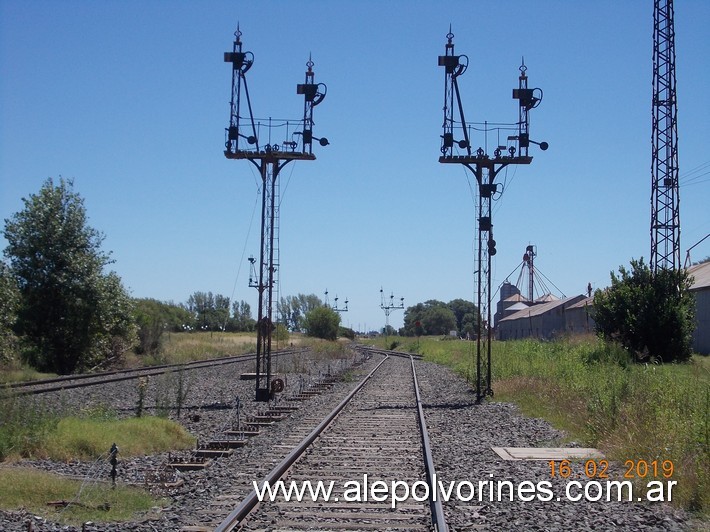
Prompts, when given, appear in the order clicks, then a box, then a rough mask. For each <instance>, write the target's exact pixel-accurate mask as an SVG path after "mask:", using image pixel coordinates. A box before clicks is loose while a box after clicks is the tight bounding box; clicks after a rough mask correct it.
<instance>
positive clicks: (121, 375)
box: [0, 349, 304, 395]
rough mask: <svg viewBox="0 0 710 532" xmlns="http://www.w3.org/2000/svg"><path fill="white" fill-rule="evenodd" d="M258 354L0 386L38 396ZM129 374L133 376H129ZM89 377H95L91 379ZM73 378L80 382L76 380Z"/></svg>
mask: <svg viewBox="0 0 710 532" xmlns="http://www.w3.org/2000/svg"><path fill="white" fill-rule="evenodd" d="M301 351H304V349H285V350H283V351H279V352H275V353H273V355H274V356H284V355H289V354H293V353H298V352H301ZM255 358H256V356H255V355H254V354H252V353H248V354H245V355H235V356H231V357H223V358H214V359H211V360H195V361H192V362H187V363H185V364H163V365H160V366H151V367H148V368H134V369H122V370H117V371H105V372H101V373H82V374H79V375H67V376H65V377H55V378H52V379H42V380H37V381H27V382H14V383H10V384H6V385H3V386H0V389H3V388H4V389H10V390H13V393H15V394H17V395H38V394H42V393H49V392H58V391H62V390H69V389H73V388H84V387H88V386H98V385H100V384H107V383H110V382H120V381H126V380H131V379H139V378H141V377H146V376H148V377H149V376H152V375H162V374H163V373H168V372H169V371H173V370H181V369H183V370H193V369H202V368H209V367H215V366H224V365H227V364H235V363H239V362H249V361H251V360H255ZM129 373H130V375H128V374H129ZM90 379H95V380H92V381H90V382H86V381H89V380H90ZM72 381H79V382H74V383H72ZM47 384H55V386H47V387H44V388H37V389H23V388H34V387H38V386H45V385H47Z"/></svg>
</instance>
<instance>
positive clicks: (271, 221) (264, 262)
mask: <svg viewBox="0 0 710 532" xmlns="http://www.w3.org/2000/svg"><path fill="white" fill-rule="evenodd" d="M241 36H242V32H241V31H240V30H239V26H237V31H236V32H235V33H234V44H233V47H232V51H231V52H225V53H224V61H225V63H231V65H232V98H231V101H230V117H229V127H228V128H226V140H225V150H224V155H225V157H227V159H235V160H240V159H244V160H247V161H249V162H250V163H252V164H253V165H254V166H256V168H257V169H258V170H259V174H260V175H261V181H262V194H261V245H260V254H259V267H258V272H257V271H256V265H255V262H256V259H254V258H253V257H252V258H250V259H249V262H250V263H251V265H252V268H253V270H254V271H253V274H252V275H250V279H249V286H253V287H254V288H256V289H257V291H258V293H259V308H258V320H257V327H256V330H257V342H256V400H257V401H269V400H270V399H271V398H272V397H273V394H274V389H273V383H272V381H271V333H272V331H273V330H274V328H275V327H274V323H273V319H272V316H273V306H274V298H273V289H274V287H276V286H278V270H279V248H278V228H279V202H277V201H276V198H277V196H278V195H279V192H278V191H279V181H278V178H279V173H280V172H281V170H282V169H283V167H284V166H286V165H287V164H288V163H290V162H292V161H313V160H315V158H316V156H315V155H313V141H314V140H317V141H318V142H319V144H320V145H321V146H327V145H328V139H326V138H325V137H322V138H318V137H315V136H314V135H313V108H314V107H316V106H317V105H318V104H320V103H321V102H322V101H323V98H325V94H326V86H325V85H324V84H323V83H316V82H315V74H314V72H313V65H314V63H313V61H312V60H311V59H310V57H309V59H308V62H307V63H306V67H307V68H308V70H307V71H306V79H305V82H304V83H299V84H298V85H296V93H297V94H302V95H303V96H304V103H303V118H302V119H300V120H293V121H289V120H272V119H271V118H269V119H268V120H266V121H264V122H262V121H261V120H259V119H255V118H254V113H253V111H252V106H251V99H250V97H249V88H248V85H247V78H246V73H247V72H248V71H249V69H251V67H252V65H253V64H254V54H252V53H251V52H245V51H243V50H242V40H241ZM245 104H246V112H244V106H245ZM277 132H279V133H281V132H285V140H283V141H282V142H281V143H280V144H279V143H278V142H274V143H272V133H273V135H274V136H275V134H276V133H277ZM262 139H265V140H266V142H263V141H262Z"/></svg>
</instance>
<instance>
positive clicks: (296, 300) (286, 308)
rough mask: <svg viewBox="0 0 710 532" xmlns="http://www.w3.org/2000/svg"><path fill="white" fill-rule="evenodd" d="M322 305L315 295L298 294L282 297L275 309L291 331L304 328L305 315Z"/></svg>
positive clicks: (298, 330)
mask: <svg viewBox="0 0 710 532" xmlns="http://www.w3.org/2000/svg"><path fill="white" fill-rule="evenodd" d="M322 305H323V302H322V301H321V299H320V298H319V297H318V296H317V295H315V294H310V295H305V294H298V295H297V296H287V297H285V298H284V297H282V298H281V300H280V301H279V302H278V305H277V309H278V312H279V314H280V315H281V316H282V318H283V320H284V322H285V323H286V327H288V328H289V330H291V331H295V332H300V331H303V330H305V316H306V314H307V313H308V312H310V311H311V310H313V309H315V308H317V307H320V306H322Z"/></svg>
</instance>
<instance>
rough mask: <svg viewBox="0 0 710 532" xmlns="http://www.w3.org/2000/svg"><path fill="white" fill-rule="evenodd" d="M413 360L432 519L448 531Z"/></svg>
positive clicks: (436, 527) (439, 528)
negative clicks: (439, 495)
mask: <svg viewBox="0 0 710 532" xmlns="http://www.w3.org/2000/svg"><path fill="white" fill-rule="evenodd" d="M410 360H411V361H412V375H413V377H414V393H415V394H416V396H417V412H418V418H419V428H420V429H421V430H420V432H421V435H422V447H423V448H424V466H425V468H426V475H427V483H428V484H429V495H430V500H429V504H430V506H431V520H432V525H433V527H434V530H436V531H437V532H448V530H449V527H448V525H447V524H446V518H445V517H444V505H443V504H442V502H441V497H436V488H437V486H436V482H435V481H434V479H435V478H436V469H435V468H434V457H433V454H432V452H431V441H430V440H429V431H428V430H427V428H426V420H425V419H424V407H423V406H422V399H421V396H420V395H419V381H418V380H417V370H416V369H415V368H414V358H412V357H410Z"/></svg>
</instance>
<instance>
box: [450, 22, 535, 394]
mask: <svg viewBox="0 0 710 532" xmlns="http://www.w3.org/2000/svg"><path fill="white" fill-rule="evenodd" d="M453 38H454V34H453V33H451V28H449V33H448V34H447V35H446V39H447V42H446V47H445V55H442V56H439V66H443V67H444V70H445V76H446V77H445V83H444V123H443V129H444V132H443V135H442V136H441V138H442V143H441V156H440V157H439V162H440V163H445V164H452V163H453V164H461V165H463V166H464V167H465V168H468V169H469V170H470V171H471V173H472V174H473V175H474V176H475V177H476V182H477V183H478V206H477V210H478V217H477V220H476V225H477V233H478V239H477V240H478V244H477V253H476V255H477V256H476V268H475V272H476V280H475V283H476V288H477V290H476V293H477V295H476V297H477V300H476V304H477V307H478V310H479V313H480V315H479V319H478V325H477V334H476V395H477V399H478V401H479V402H480V401H482V400H483V398H484V397H486V396H489V395H493V388H492V387H491V339H492V332H493V331H492V320H491V318H492V316H491V256H493V255H495V254H496V241H495V240H494V239H493V218H492V211H491V206H492V201H493V196H494V194H496V193H497V192H498V185H497V184H496V183H495V179H496V176H497V175H498V172H500V171H501V170H502V169H503V168H505V167H507V166H509V165H513V164H530V163H531V162H532V157H531V156H529V155H528V148H529V146H530V144H537V145H538V146H540V148H541V149H542V150H543V151H544V150H546V149H547V148H548V144H547V143H546V142H535V141H532V140H530V135H529V111H530V110H531V109H534V108H535V107H537V106H538V105H539V104H540V102H541V101H542V91H541V90H540V89H529V88H528V78H527V74H526V72H527V67H526V66H525V63H524V62H523V64H522V65H521V66H520V69H519V70H520V76H519V78H518V88H517V89H513V99H515V100H518V104H519V115H518V122H517V123H514V124H507V125H503V126H500V125H499V126H498V127H495V128H492V129H488V124H487V123H486V124H485V126H484V131H485V135H486V136H485V138H484V141H483V145H484V146H486V149H484V148H483V147H479V148H478V149H477V150H476V151H475V152H474V151H472V149H471V142H472V139H471V136H472V131H473V130H474V128H472V124H469V123H467V122H466V118H465V116H464V110H463V104H462V103H461V93H460V91H459V85H458V78H459V76H461V75H462V74H463V73H464V72H465V71H466V69H467V68H468V57H467V56H465V55H456V53H455V51H454V43H453ZM479 126H480V124H479ZM477 129H479V130H480V127H479V128H477ZM494 130H497V132H498V133H499V134H500V132H501V131H503V130H510V131H511V132H514V133H516V134H514V135H510V136H508V137H507V142H506V144H505V145H502V144H501V143H500V141H499V142H498V144H497V146H496V148H495V149H494V151H493V154H492V157H491V155H489V154H488V153H487V147H488V132H489V131H494ZM457 138H458V139H460V140H456V139H457Z"/></svg>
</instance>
